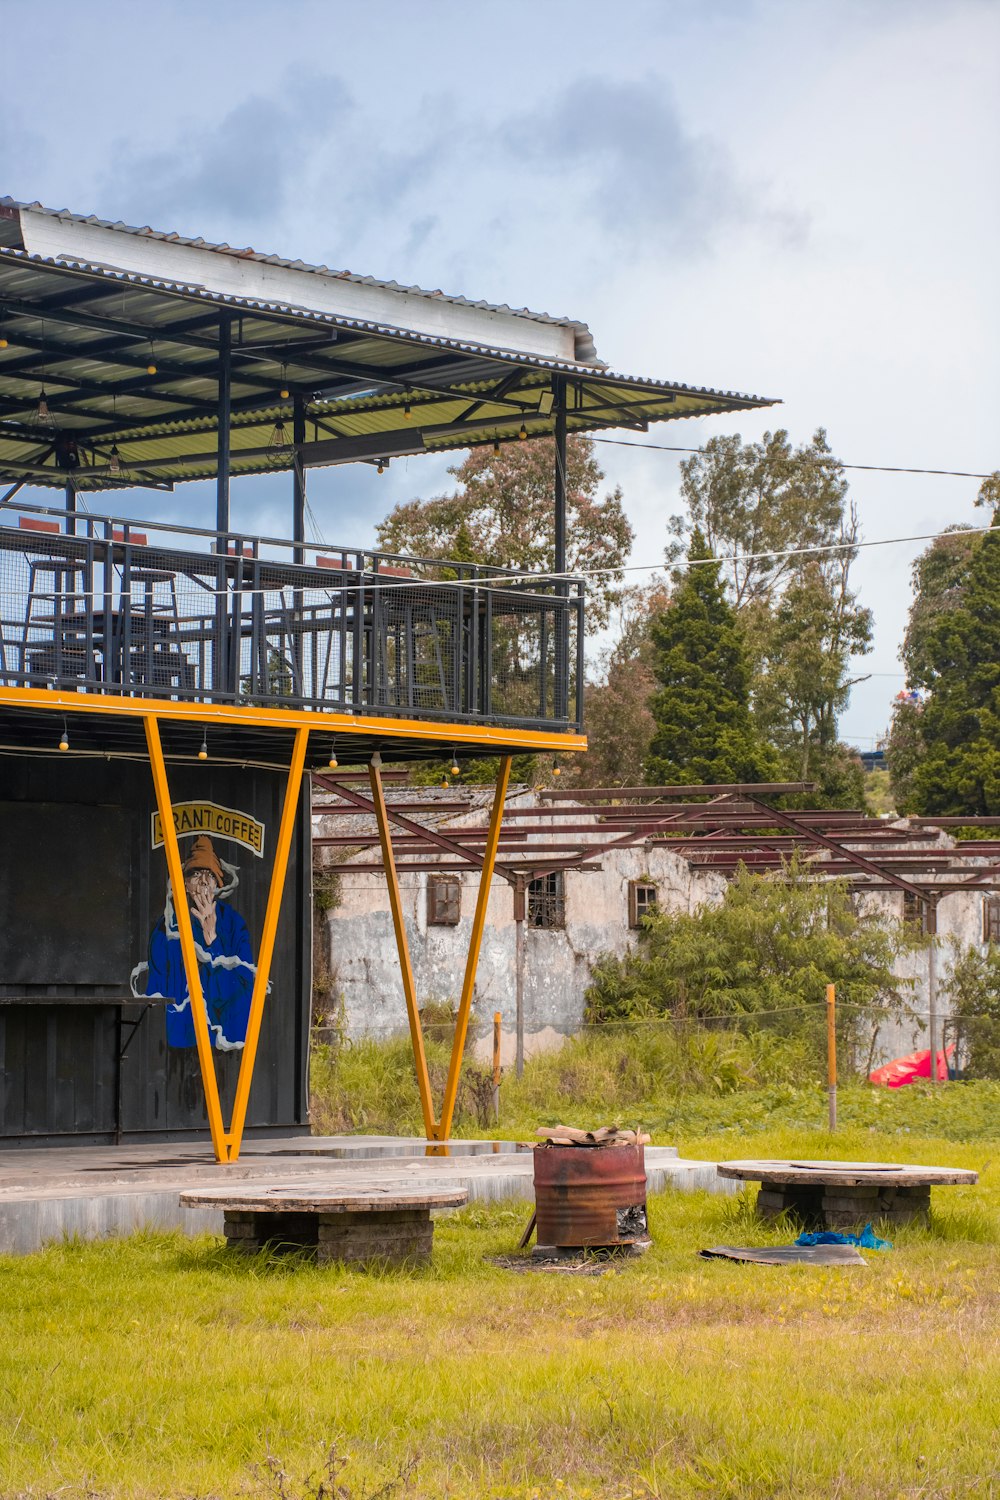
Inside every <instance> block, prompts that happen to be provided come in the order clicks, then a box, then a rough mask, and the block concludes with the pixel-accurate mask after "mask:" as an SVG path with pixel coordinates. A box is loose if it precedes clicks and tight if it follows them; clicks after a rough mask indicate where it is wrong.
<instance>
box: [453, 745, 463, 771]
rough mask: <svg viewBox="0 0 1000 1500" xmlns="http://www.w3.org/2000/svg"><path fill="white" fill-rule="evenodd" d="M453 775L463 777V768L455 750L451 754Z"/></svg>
mask: <svg viewBox="0 0 1000 1500" xmlns="http://www.w3.org/2000/svg"><path fill="white" fill-rule="evenodd" d="M451 774H452V775H453V776H461V774H462V768H461V766H460V765H459V763H458V756H457V755H456V754H455V752H454V750H453V751H452V752H451Z"/></svg>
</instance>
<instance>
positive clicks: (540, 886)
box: [526, 870, 566, 929]
mask: <svg viewBox="0 0 1000 1500" xmlns="http://www.w3.org/2000/svg"><path fill="white" fill-rule="evenodd" d="M527 894H528V909H527V913H526V915H527V919H528V926H529V927H544V928H547V929H552V928H556V927H565V926H566V877H565V874H564V873H563V871H562V870H552V871H550V872H549V874H548V875H539V877H538V879H537V880H532V881H531V883H530V884H529V886H528V893H527Z"/></svg>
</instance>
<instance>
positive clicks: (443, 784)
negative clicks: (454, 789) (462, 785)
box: [441, 776, 450, 792]
mask: <svg viewBox="0 0 1000 1500" xmlns="http://www.w3.org/2000/svg"><path fill="white" fill-rule="evenodd" d="M449 785H450V783H449V781H448V778H447V776H442V777H441V790H442V791H443V792H446V791H447V790H448V787H449Z"/></svg>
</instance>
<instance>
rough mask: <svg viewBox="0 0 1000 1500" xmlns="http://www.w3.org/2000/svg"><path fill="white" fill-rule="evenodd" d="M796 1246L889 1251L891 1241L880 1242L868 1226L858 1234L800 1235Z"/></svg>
mask: <svg viewBox="0 0 1000 1500" xmlns="http://www.w3.org/2000/svg"><path fill="white" fill-rule="evenodd" d="M795 1243H796V1244H797V1245H857V1246H858V1247H859V1248H860V1249H862V1250H891V1249H892V1241H891V1240H880V1239H879V1237H878V1235H877V1234H876V1233H875V1231H874V1229H873V1228H872V1226H871V1225H870V1224H866V1225H865V1227H864V1229H862V1231H861V1233H860V1234H835V1233H834V1231H833V1230H832V1229H826V1230H824V1231H823V1233H822V1234H800V1235H799V1237H798V1239H797V1240H796V1241H795Z"/></svg>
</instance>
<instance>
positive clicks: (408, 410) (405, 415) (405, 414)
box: [403, 391, 411, 421]
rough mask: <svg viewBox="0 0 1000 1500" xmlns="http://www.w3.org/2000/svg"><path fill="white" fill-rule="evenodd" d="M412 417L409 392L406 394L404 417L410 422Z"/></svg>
mask: <svg viewBox="0 0 1000 1500" xmlns="http://www.w3.org/2000/svg"><path fill="white" fill-rule="evenodd" d="M410 415H411V413H410V393H409V391H407V393H406V401H405V403H404V405H403V416H404V417H405V418H406V420H407V421H409V420H410Z"/></svg>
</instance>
